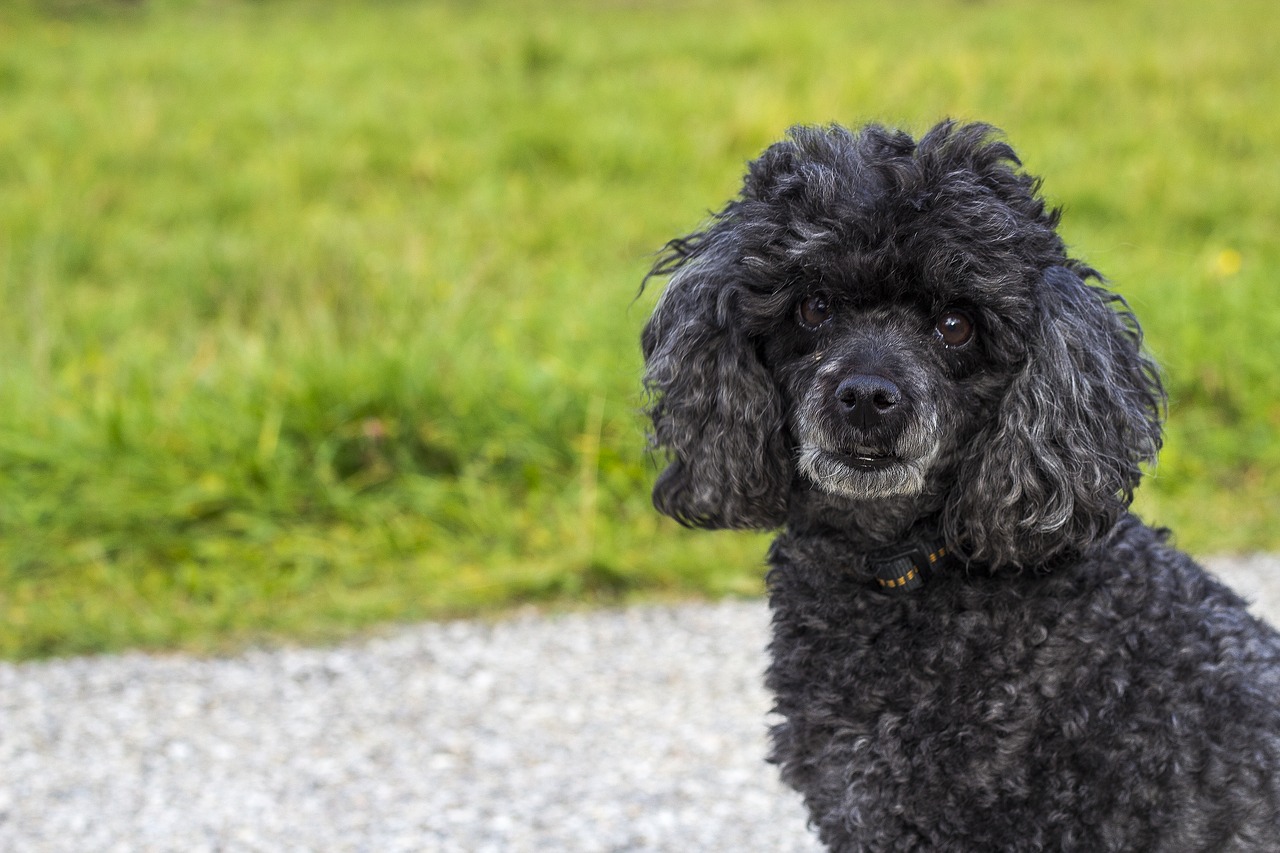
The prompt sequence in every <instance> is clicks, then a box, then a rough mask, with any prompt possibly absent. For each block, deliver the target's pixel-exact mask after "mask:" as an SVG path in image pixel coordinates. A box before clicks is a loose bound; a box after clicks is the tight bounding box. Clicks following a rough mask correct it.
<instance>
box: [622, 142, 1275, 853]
mask: <svg viewBox="0 0 1280 853" xmlns="http://www.w3.org/2000/svg"><path fill="white" fill-rule="evenodd" d="M994 137H995V134H994V131H993V129H992V128H990V127H988V126H985V125H981V124H957V123H953V122H945V123H943V124H940V125H938V126H937V127H935V128H933V129H932V130H931V131H929V132H928V133H927V134H925V135H924V136H923V137H922V138H921V139H920V140H919V141H918V142H917V141H915V140H913V139H912V138H911V137H910V136H909V135H907V134H905V133H901V132H896V131H892V130H888V129H886V128H883V127H879V126H870V127H867V128H865V129H863V130H861V131H860V132H856V133H855V132H851V131H849V130H846V129H844V128H841V127H828V128H807V127H802V128H796V129H793V130H792V131H791V133H790V134H789V137H788V139H786V140H785V141H783V142H780V143H778V144H776V145H774V146H772V147H771V148H769V149H768V150H767V151H766V152H765V153H764V154H763V155H762V156H761V157H760V158H759V159H758V160H756V161H755V162H754V163H752V164H751V165H750V169H749V173H748V174H747V176H746V180H745V184H744V186H743V189H742V192H741V195H740V196H739V197H738V198H737V199H735V200H733V201H731V202H729V204H728V205H727V206H726V207H725V208H724V210H722V211H721V212H720V213H718V214H716V215H715V217H714V218H713V219H712V220H711V222H710V223H709V224H708V225H707V226H706V228H705V229H703V230H701V231H698V232H697V233H694V234H692V235H690V236H688V237H684V238H681V239H678V240H673V241H672V242H671V243H669V244H668V246H667V249H666V251H665V253H664V254H663V256H662V257H661V259H660V260H659V262H658V263H657V264H656V266H655V267H654V271H653V273H652V274H653V275H658V276H670V281H669V283H668V285H667V288H666V291H665V292H664V293H663V295H662V298H661V299H660V300H659V302H658V305H657V307H656V308H655V310H654V313H653V316H652V318H651V319H650V320H649V322H648V324H647V326H646V327H645V330H644V335H643V346H644V356H645V360H646V374H645V382H646V385H647V387H648V389H649V391H650V393H651V395H652V396H651V403H650V406H649V410H648V413H649V415H650V416H651V417H652V420H653V433H652V435H653V441H654V444H655V445H656V446H657V447H658V448H661V449H662V450H663V451H665V452H666V454H667V455H668V457H669V460H670V464H669V465H668V467H667V468H666V470H665V471H664V472H663V473H662V475H661V477H660V478H659V479H658V482H657V485H656V486H655V488H654V502H655V504H656V506H657V507H658V509H659V510H661V511H662V512H664V513H666V514H667V515H670V516H672V517H674V518H676V519H677V520H679V521H680V522H682V523H684V524H686V525H690V526H696V527H706V528H781V529H782V532H781V534H780V535H779V536H778V538H777V540H776V541H775V542H774V544H773V547H772V549H771V551H770V554H769V560H770V562H771V564H772V570H771V571H770V572H769V578H768V582H769V592H770V605H771V608H772V611H773V642H772V644H771V646H770V651H771V653H772V658H773V660H772V664H771V666H770V668H769V672H768V685H769V687H770V688H771V689H772V690H773V691H774V693H775V694H776V697H777V705H776V711H777V712H778V713H779V714H780V715H781V716H782V718H783V722H781V723H780V724H779V725H777V726H775V727H774V728H773V731H772V736H773V757H772V760H773V761H775V762H776V763H778V764H779V765H781V768H782V776H783V778H784V779H785V780H786V781H787V782H788V783H789V784H791V785H792V786H794V787H795V788H797V789H798V790H799V791H800V792H801V793H803V794H804V797H805V801H806V803H807V804H808V807H809V810H810V814H811V820H812V823H813V825H814V826H815V827H816V829H817V831H818V833H819V835H820V837H821V838H822V840H823V841H824V842H825V843H826V844H827V845H828V846H829V847H830V848H832V849H834V850H868V851H880V850H962V851H989V850H1081V851H1095V850H1126V851H1129V850H1141V851H1146V850H1162V851H1176V853H1185V851H1195V850H1214V851H1217V850H1267V851H1277V850H1280V636H1278V635H1277V634H1276V632H1275V631H1274V630H1273V629H1272V628H1270V627H1269V626H1268V625H1266V624H1265V623H1263V622H1262V621H1260V620H1258V619H1256V618H1254V617H1252V616H1251V615H1249V613H1248V612H1246V609H1245V602H1243V601H1242V600H1241V599H1240V598H1239V597H1237V596H1236V595H1234V594H1233V593H1232V592H1231V591H1229V590H1228V589H1226V588H1225V587H1224V586H1222V585H1221V584H1220V583H1218V582H1217V581H1216V580H1214V579H1213V578H1212V577H1211V576H1209V575H1207V574H1206V573H1205V572H1204V570H1202V569H1201V568H1200V567H1199V566H1197V565H1196V564H1195V563H1194V562H1193V561H1192V560H1191V559H1190V558H1188V557H1187V556H1186V555H1185V554H1183V553H1181V552H1179V551H1177V550H1175V549H1174V548H1172V547H1171V546H1170V545H1169V544H1168V543H1167V541H1166V540H1167V538H1168V534H1167V532H1166V531H1163V530H1155V529H1152V528H1150V527H1147V526H1145V525H1144V524H1143V523H1142V522H1141V521H1139V520H1138V519H1137V518H1136V517H1134V516H1133V515H1131V514H1130V513H1129V512H1128V506H1129V502H1130V500H1131V498H1132V495H1133V490H1134V488H1135V487H1136V486H1137V484H1138V480H1139V478H1140V476H1141V470H1140V468H1139V466H1140V464H1142V463H1144V462H1147V463H1150V462H1152V461H1153V460H1154V459H1155V456H1156V453H1157V451H1158V450H1159V448H1160V444H1161V438H1160V419H1161V415H1162V413H1163V408H1164V392H1163V390H1162V388H1161V385H1160V379H1159V376H1158V372H1157V368H1156V366H1155V365H1154V364H1153V362H1152V361H1151V360H1150V359H1149V358H1148V357H1147V356H1146V355H1145V354H1144V353H1143V351H1142V348H1141V333H1140V331H1139V329H1138V324H1137V322H1136V321H1135V320H1134V317H1133V315H1132V314H1131V313H1130V312H1129V310H1128V308H1127V306H1126V305H1125V303H1124V302H1123V300H1121V299H1120V297H1118V296H1116V295H1114V294H1112V293H1110V292H1108V291H1107V290H1105V289H1103V287H1102V286H1101V283H1100V277H1099V275H1098V274H1097V273H1096V272H1095V271H1094V270H1093V269H1091V268H1090V267H1088V266H1087V265H1085V264H1083V263H1081V262H1080V261H1078V260H1074V259H1072V258H1070V257H1068V256H1067V252H1066V248H1065V247H1064V245H1063V242H1062V240H1061V239H1060V238H1059V236H1058V234H1057V232H1056V225H1057V222H1058V212H1057V211H1055V210H1050V209H1046V207H1045V204H1044V202H1043V201H1042V200H1041V199H1040V198H1039V196H1038V190H1039V182H1038V181H1037V180H1036V179H1034V178H1032V177H1030V176H1028V175H1026V174H1024V173H1022V172H1021V171H1019V166H1020V164H1019V162H1018V160H1017V158H1016V156H1015V155H1014V153H1013V151H1012V149H1010V148H1009V146H1008V145H1006V144H1004V143H1003V142H1001V141H999V140H998V139H997V138H994Z"/></svg>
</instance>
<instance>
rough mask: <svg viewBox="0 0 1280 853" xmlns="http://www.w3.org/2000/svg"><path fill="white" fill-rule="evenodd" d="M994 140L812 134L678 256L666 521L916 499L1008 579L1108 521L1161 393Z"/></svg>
mask: <svg viewBox="0 0 1280 853" xmlns="http://www.w3.org/2000/svg"><path fill="white" fill-rule="evenodd" d="M990 133H991V131H990V129H989V128H986V127H984V126H981V125H969V126H957V125H953V124H950V123H947V124H943V125H939V126H938V127H937V128H934V130H932V131H931V132H930V133H929V134H927V135H926V136H925V137H923V138H922V139H921V140H920V141H919V143H917V142H915V141H913V140H912V139H911V138H910V137H908V136H906V135H905V134H901V133H892V132H889V131H886V130H884V129H882V128H878V127H870V128H867V129H865V130H863V131H862V132H860V133H858V134H853V133H850V132H848V131H846V130H843V129H841V128H829V129H806V128H800V129H796V130H793V131H792V133H791V135H790V138H789V139H788V140H787V141H785V142H782V143H778V144H777V145H775V146H773V147H772V148H770V149H769V150H768V151H766V152H765V153H764V155H762V156H761V157H760V159H758V160H757V161H755V162H754V163H753V164H752V165H751V168H750V172H749V174H748V176H747V178H746V181H745V184H744V187H743V191H742V194H741V196H740V197H739V198H738V199H735V200H734V201H732V202H730V203H729V205H728V206H727V207H726V208H725V209H724V210H723V211H722V212H721V213H720V214H718V215H717V217H716V218H715V220H714V221H713V223H712V224H711V225H710V226H709V227H708V228H707V229H706V230H704V231H701V232H698V233H696V234H693V235H691V236H690V237H687V238H683V239H681V240H676V241H673V242H672V243H671V244H669V245H668V252H667V255H666V256H665V257H664V258H663V259H662V260H661V261H659V263H658V264H657V266H656V267H655V270H654V272H655V274H658V275H670V276H671V282H670V284H669V285H668V288H667V290H666V292H665V293H664V294H663V298H662V299H661V300H660V302H659V304H658V306H657V308H656V309H655V312H654V316H653V318H652V319H651V320H650V322H649V324H648V326H647V327H646V329H645V332H644V339H643V344H644V350H645V357H646V366H647V373H646V383H647V385H648V387H649V388H650V390H651V391H652V392H653V395H654V402H653V404H652V405H651V407H650V415H651V417H652V418H653V423H654V433H653V435H654V441H655V444H657V445H658V446H659V447H662V448H664V449H666V450H667V451H669V453H670V457H671V458H670V465H669V466H668V468H667V470H666V471H665V472H664V473H663V475H662V477H661V478H660V479H659V481H658V484H657V486H656V487H655V490H654V499H655V503H656V504H657V506H658V508H659V509H660V510H662V511H663V512H666V513H667V514H669V515H672V516H673V517H675V518H677V519H679V520H681V521H683V522H684V523H687V524H692V525H697V526H703V527H771V526H775V525H778V524H780V523H782V522H783V521H785V519H786V518H787V515H788V513H794V512H795V511H797V510H796V504H797V498H796V496H797V495H803V494H804V493H805V492H806V491H817V492H820V493H824V494H826V495H828V496H831V497H834V498H837V499H845V500H847V501H849V502H850V512H867V511H874V505H875V502H876V501H878V500H884V499H895V500H897V501H898V503H899V504H901V501H902V499H911V498H913V497H919V498H920V507H921V512H922V513H924V512H926V511H928V512H933V513H936V514H937V515H938V519H937V525H938V526H939V527H940V528H941V529H942V532H943V533H944V535H945V536H946V537H947V539H948V541H949V542H950V543H951V544H953V545H954V546H960V547H962V548H963V549H964V550H966V551H967V552H968V553H970V554H971V555H975V556H978V557H981V558H983V559H986V560H987V561H989V562H991V563H992V564H997V565H999V564H1007V563H1018V564H1022V563H1025V562H1027V561H1028V560H1033V559H1043V558H1045V557H1046V556H1047V555H1050V554H1052V553H1055V552H1057V551H1060V550H1063V549H1064V548H1067V547H1078V546H1081V545H1082V544H1085V543H1086V542H1087V540H1088V539H1089V538H1091V537H1093V536H1096V535H1098V534H1099V533H1100V532H1101V530H1103V529H1105V527H1107V526H1109V524H1110V523H1111V522H1112V521H1113V520H1114V517H1115V516H1116V514H1117V513H1118V512H1119V511H1121V510H1122V509H1123V507H1124V506H1125V505H1126V503H1127V500H1128V499H1129V497H1130V496H1131V491H1132V488H1133V487H1134V485H1136V482H1137V479H1138V476H1139V471H1138V463H1139V462H1140V461H1143V460H1146V459H1150V458H1152V457H1153V456H1154V454H1155V451H1156V449H1157V448H1158V446H1159V412H1160V407H1161V403H1162V391H1161V389H1160V387H1159V383H1158V380H1157V378H1156V373H1155V368H1154V366H1153V365H1152V364H1151V363H1150V362H1149V361H1148V360H1147V359H1146V358H1145V356H1143V355H1142V353H1141V349H1140V336H1139V333H1138V330H1137V326H1136V323H1135V322H1133V319H1132V316H1131V315H1129V314H1128V313H1127V311H1125V310H1123V307H1121V310H1115V303H1117V302H1118V297H1115V296H1113V295H1112V294H1110V293H1108V292H1107V291H1105V290H1102V289H1101V288H1098V287H1096V286H1092V285H1089V284H1088V283H1087V282H1086V280H1087V279H1088V278H1090V277H1092V276H1094V275H1096V274H1094V273H1093V271H1092V270H1089V269H1088V268H1087V267H1085V266H1083V265H1082V264H1079V263H1077V262H1075V261H1072V260H1070V259H1069V258H1068V257H1067V256H1066V253H1065V249H1064V246H1063V244H1062V241H1061V240H1060V239H1059V237H1058V235H1057V233H1056V228H1055V226H1056V224H1057V214H1056V212H1053V211H1048V210H1046V208H1045V206H1044V204H1043V202H1042V201H1041V200H1040V199H1039V198H1038V197H1037V194H1036V190H1037V182H1036V181H1035V180H1034V179H1032V178H1030V177H1028V176H1026V175H1023V174H1021V173H1019V172H1017V171H1015V169H1014V168H1013V166H1014V165H1015V164H1016V162H1017V161H1016V159H1015V158H1014V155H1013V152H1012V150H1010V149H1009V148H1008V147H1007V146H1006V145H1004V144H1003V143H1000V142H993V141H991V139H990ZM1121 306H1122V303H1121ZM868 506H870V507H871V509H870V510H868ZM939 507H941V509H939ZM926 508H927V509H926ZM850 523H851V524H856V523H857V520H856V519H851V522H850Z"/></svg>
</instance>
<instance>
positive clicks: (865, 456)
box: [828, 447, 904, 471]
mask: <svg viewBox="0 0 1280 853" xmlns="http://www.w3.org/2000/svg"><path fill="white" fill-rule="evenodd" d="M828 453H829V455H830V456H831V457H832V458H833V459H835V460H836V461H837V462H839V463H840V464H842V465H847V466H848V467H850V468H858V469H860V470H863V471H874V470H876V469H879V468H888V467H889V466H891V465H900V464H902V462H903V461H904V460H903V458H902V457H901V456H899V455H898V454H896V453H890V452H888V451H886V450H879V449H877V448H874V447H853V448H850V449H849V450H848V451H845V452H830V451H828Z"/></svg>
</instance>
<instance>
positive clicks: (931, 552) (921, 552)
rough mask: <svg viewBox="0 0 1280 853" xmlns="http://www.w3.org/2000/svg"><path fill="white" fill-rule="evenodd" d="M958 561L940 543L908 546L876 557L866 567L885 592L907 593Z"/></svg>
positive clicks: (925, 542)
mask: <svg viewBox="0 0 1280 853" xmlns="http://www.w3.org/2000/svg"><path fill="white" fill-rule="evenodd" d="M958 562H959V561H958V560H957V559H956V557H954V556H952V554H951V549H950V548H948V547H947V546H946V545H944V544H942V543H941V542H932V541H927V540H926V541H923V542H908V543H907V544H905V545H904V546H903V547H902V548H901V549H900V550H898V551H891V552H888V553H887V554H878V555H876V557H874V558H872V559H871V560H870V561H869V563H870V565H871V569H872V571H874V572H875V576H876V583H877V584H878V585H879V587H880V589H882V590H884V591H885V592H892V593H900V592H911V591H912V590H914V589H919V588H921V587H922V586H924V585H925V582H926V581H928V580H929V578H931V577H933V575H935V574H936V573H937V572H938V571H939V570H941V569H943V568H944V567H946V566H948V565H951V564H956V563H958Z"/></svg>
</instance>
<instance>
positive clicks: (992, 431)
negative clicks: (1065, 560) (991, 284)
mask: <svg viewBox="0 0 1280 853" xmlns="http://www.w3.org/2000/svg"><path fill="white" fill-rule="evenodd" d="M1085 275H1089V276H1094V275H1096V274H1094V273H1093V272H1092V271H1091V270H1085ZM1036 296H1037V306H1036V316H1035V320H1034V323H1035V327H1034V328H1032V329H1028V330H1027V332H1028V334H1027V336H1026V340H1027V347H1028V353H1027V358H1026V362H1025V365H1024V366H1023V368H1022V370H1021V371H1020V372H1019V373H1018V374H1017V375H1015V376H1014V378H1013V381H1012V383H1011V384H1010V386H1009V388H1008V390H1007V391H1006V393H1005V395H1004V399H1003V400H1002V402H1001V403H1000V408H999V410H998V412H997V414H996V417H995V419H994V422H993V423H992V425H991V426H990V427H989V428H988V429H987V431H986V433H985V434H983V435H981V436H979V438H978V439H977V440H976V441H974V442H973V443H972V445H971V446H972V447H973V455H972V456H971V457H970V458H968V459H967V460H965V462H964V463H963V465H962V466H961V469H960V480H959V483H958V488H957V490H956V497H955V498H954V499H953V500H952V501H951V502H950V503H949V504H948V506H947V507H946V510H945V514H944V525H945V527H946V533H947V535H948V537H949V541H953V542H962V543H964V546H965V548H966V550H967V551H968V552H969V554H970V556H971V557H972V558H973V559H976V560H979V561H982V562H986V563H989V564H990V565H991V566H992V567H993V568H994V567H997V566H1002V565H1016V566H1028V567H1030V566H1035V565H1042V564H1044V563H1045V562H1046V561H1049V560H1051V559H1052V558H1053V557H1054V556H1057V555H1059V554H1065V553H1073V552H1078V551H1080V550H1082V549H1083V548H1085V547H1086V546H1088V545H1089V544H1090V543H1092V542H1094V541H1096V540H1097V539H1098V538H1099V537H1100V536H1102V535H1104V534H1105V533H1106V532H1107V531H1108V530H1109V529H1110V528H1111V526H1112V525H1113V524H1114V523H1115V522H1116V520H1117V519H1118V518H1119V517H1120V515H1121V514H1122V513H1123V512H1124V511H1125V510H1126V509H1127V508H1128V506H1129V503H1130V502H1131V501H1132V499H1133V490H1134V488H1135V487H1136V486H1137V484H1138V480H1139V479H1140V478H1141V476H1142V472H1141V470H1140V469H1139V467H1138V466H1139V464H1140V463H1143V462H1154V461H1155V457H1156V454H1157V453H1158V452H1159V450H1160V444H1161V435H1160V422H1161V417H1162V415H1163V413H1164V403H1165V396H1164V389H1163V388H1162V387H1161V384H1160V377H1159V373H1158V369H1157V368H1156V366H1155V364H1154V363H1153V362H1152V361H1151V360H1150V359H1149V358H1148V357H1147V356H1146V355H1145V354H1144V353H1143V352H1142V332H1141V330H1140V329H1139V327H1138V323H1137V321H1136V320H1135V319H1134V317H1133V314H1132V313H1130V312H1129V310H1128V306H1127V305H1126V304H1125V303H1124V300H1123V299H1121V298H1120V297H1119V296H1117V295H1115V294H1113V293H1111V292H1109V291H1107V290H1104V289H1103V288H1101V287H1098V286H1093V285H1089V284H1087V283H1086V282H1085V281H1084V280H1083V279H1082V278H1081V276H1080V275H1079V274H1077V272H1076V271H1075V270H1072V269H1067V268H1064V267H1052V268H1050V269H1048V270H1046V271H1045V273H1044V274H1043V278H1042V280H1041V282H1040V283H1039V286H1038V287H1037V289H1036Z"/></svg>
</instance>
